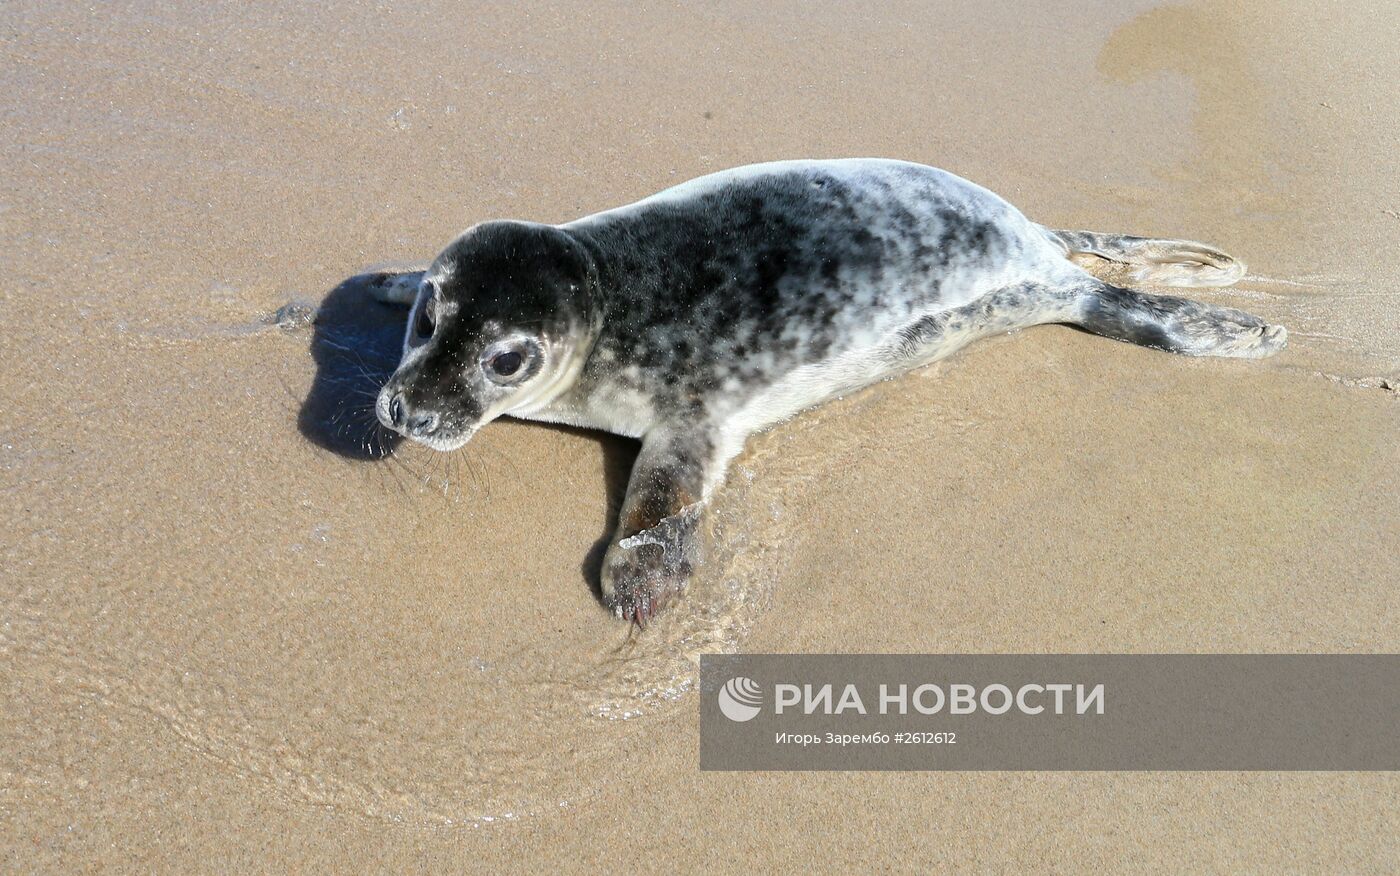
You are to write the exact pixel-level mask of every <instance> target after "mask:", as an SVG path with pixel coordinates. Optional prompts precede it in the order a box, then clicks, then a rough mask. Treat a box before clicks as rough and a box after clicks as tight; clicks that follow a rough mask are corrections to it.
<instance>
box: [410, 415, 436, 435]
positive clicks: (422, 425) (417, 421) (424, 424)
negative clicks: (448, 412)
mask: <svg viewBox="0 0 1400 876" xmlns="http://www.w3.org/2000/svg"><path fill="white" fill-rule="evenodd" d="M437 427H438V415H437V414H415V415H413V416H412V417H410V418H409V420H408V431H410V432H412V433H413V434H415V435H430V434H432V433H433V432H435V431H437Z"/></svg>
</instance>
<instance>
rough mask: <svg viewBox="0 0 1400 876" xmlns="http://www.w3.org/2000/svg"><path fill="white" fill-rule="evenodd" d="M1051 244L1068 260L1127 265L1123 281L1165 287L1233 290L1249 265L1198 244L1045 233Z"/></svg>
mask: <svg viewBox="0 0 1400 876" xmlns="http://www.w3.org/2000/svg"><path fill="white" fill-rule="evenodd" d="M1045 233H1046V236H1047V237H1048V238H1049V239H1050V241H1051V243H1054V244H1055V245H1057V246H1059V247H1060V249H1061V250H1063V251H1064V253H1065V255H1066V256H1067V257H1070V258H1071V259H1072V258H1073V257H1074V256H1076V255H1090V256H1095V257H1097V258H1100V259H1106V260H1107V261H1110V262H1114V263H1116V264H1118V265H1123V266H1125V267H1126V268H1127V270H1126V271H1125V272H1124V273H1123V274H1122V277H1123V279H1125V280H1130V281H1135V282H1139V283H1158V284H1160V285H1163V286H1179V287H1186V288H1190V287H1196V288H1200V287H1210V286H1232V285H1234V284H1235V283H1237V282H1239V281H1240V279H1241V278H1242V277H1244V275H1245V264H1244V262H1242V261H1240V260H1239V259H1237V258H1235V257H1234V256H1231V255H1228V254H1227V253H1223V252H1221V251H1220V250H1218V249H1216V248H1215V247H1213V246H1207V245H1206V244H1204V243H1198V242H1196V241H1194V240H1171V239H1168V238H1157V237H1133V236H1131V235H1127V234H1103V233H1100V232H1097V231H1063V230H1056V229H1051V228H1046V229H1045Z"/></svg>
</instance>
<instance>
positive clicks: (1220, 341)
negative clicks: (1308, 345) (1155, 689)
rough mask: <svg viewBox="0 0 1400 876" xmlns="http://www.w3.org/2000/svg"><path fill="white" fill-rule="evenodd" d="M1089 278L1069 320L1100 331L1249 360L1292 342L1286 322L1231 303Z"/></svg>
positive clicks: (1147, 344) (1147, 343) (1160, 345)
mask: <svg viewBox="0 0 1400 876" xmlns="http://www.w3.org/2000/svg"><path fill="white" fill-rule="evenodd" d="M1088 282H1089V285H1086V286H1085V287H1083V288H1081V290H1080V294H1079V296H1078V297H1077V300H1076V301H1075V302H1074V305H1073V307H1072V309H1073V311H1074V313H1073V316H1071V317H1070V318H1069V319H1068V320H1066V322H1069V323H1071V324H1073V325H1077V326H1079V327H1081V328H1084V329H1086V330H1088V331H1091V332H1093V333H1094V334H1096V335H1103V336H1104V337H1108V338H1114V339H1115V340H1120V341H1127V342H1129V343H1132V344H1138V345H1140V346H1143V347H1155V348H1157V349H1159V350H1167V351H1169V352H1172V353H1181V354H1184V355H1187V356H1231V357H1236V358H1244V359H1262V358H1264V357H1265V356H1272V355H1273V354H1274V353H1277V352H1278V351H1279V350H1281V349H1283V346H1284V344H1285V343H1287V340H1288V331H1287V329H1285V328H1284V327H1283V326H1281V325H1269V324H1268V323H1266V322H1264V320H1262V319H1260V318H1259V317H1257V316H1255V315H1254V314H1252V313H1245V312H1244V311H1242V310H1235V309H1234V308H1232V307H1217V306H1215V305H1213V304H1203V303H1202V302H1199V301H1191V300H1189V299H1186V298H1177V297H1176V296H1173V295H1148V294H1146V293H1143V292H1136V291H1134V290H1132V289H1124V288H1122V287H1121V286H1114V285H1111V284H1109V283H1104V282H1101V281H1099V280H1095V279H1090V280H1089V281H1088Z"/></svg>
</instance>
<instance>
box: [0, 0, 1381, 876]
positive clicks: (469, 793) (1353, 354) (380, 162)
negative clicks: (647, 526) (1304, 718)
mask: <svg viewBox="0 0 1400 876" xmlns="http://www.w3.org/2000/svg"><path fill="white" fill-rule="evenodd" d="M0 20H3V21H4V23H5V24H6V27H5V28H4V29H3V35H2V36H0V41H3V45H4V46H5V49H6V51H5V52H4V53H3V58H2V59H0V83H3V86H4V87H3V91H0V94H3V96H0V108H3V111H4V115H5V117H6V120H7V124H6V125H5V126H4V127H3V128H0V148H3V151H4V165H3V167H4V173H3V176H0V235H2V236H3V240H4V250H5V265H6V270H5V274H4V282H3V285H0V301H3V302H4V305H5V307H4V312H5V316H6V318H5V320H4V327H3V329H0V331H3V332H4V334H3V343H0V375H3V377H0V410H4V411H5V412H6V417H5V422H4V424H3V425H0V495H3V497H4V502H3V505H0V514H3V517H0V524H3V526H0V532H3V535H0V563H3V569H4V573H3V575H0V582H2V583H0V751H3V752H4V754H3V755H0V853H3V855H4V857H3V858H0V861H3V862H4V865H5V869H24V870H29V869H41V870H51V871H53V870H73V869H95V868H99V867H103V868H111V867H121V868H135V867H142V868H151V867H159V868H162V869H180V870H187V869H197V870H205V869H221V868H234V867H237V868H241V869H254V868H267V869H270V868H273V867H276V868H283V867H298V868H305V869H314V870H329V869H346V868H349V867H354V868H356V869H367V868H369V867H384V868H393V869H404V868H407V867H413V866H422V865H428V866H434V867H438V868H444V869H448V868H450V869H464V868H470V867H474V866H483V865H491V864H502V865H511V866H515V867H522V866H532V865H533V866H544V865H545V864H549V863H555V864H558V863H560V862H562V863H563V864H564V865H566V866H568V867H569V868H571V869H582V868H585V867H592V866H596V865H600V864H613V865H616V864H623V865H626V866H629V867H633V868H640V869H650V868H652V867H654V868H656V869H661V868H663V867H675V866H680V867H686V868H692V867H701V866H703V867H707V868H710V869H717V870H726V869H733V868H735V867H737V866H741V865H750V866H767V867H770V868H778V867H806V866H809V865H813V864H820V865H825V866H829V867H832V868H841V867H854V866H859V865H861V864H863V863H868V862H870V861H871V860H872V859H875V858H882V859H885V860H887V861H889V862H890V865H891V866H892V867H895V868H899V869H919V868H924V867H927V866H930V865H938V864H945V865H959V866H962V867H968V868H985V869H998V868H1007V867H1016V866H1035V867H1037V868H1046V867H1048V868H1050V869H1055V870H1081V869H1091V868H1095V867H1098V868H1103V867H1107V866H1113V867H1125V866H1129V867H1134V868H1152V869H1173V870H1174V869H1185V868H1192V869H1209V870H1217V871H1223V870H1238V869H1250V870H1272V869H1281V868H1287V869H1305V870H1321V869H1328V870H1383V869H1387V868H1388V866H1389V865H1390V864H1391V863H1392V862H1393V861H1394V860H1395V859H1396V858H1397V856H1398V855H1400V843H1397V841H1396V839H1395V837H1396V836H1397V835H1400V815H1398V814H1397V813H1400V780H1397V779H1396V778H1394V777H1393V776H1391V775H1385V774H1354V773H1353V774H1311V773H1299V774H1249V773H1218V774H1204V773H1185V774H1089V773H1086V774H1032V773H1025V774H986V773H968V774H926V775H922V774H921V775H906V774H898V775H870V774H826V775H823V774H781V775H776V774H701V773H699V772H698V771H697V768H696V764H697V738H696V720H695V710H696V699H695V694H694V692H693V691H692V690H691V686H692V684H693V674H694V670H693V665H694V661H695V659H696V656H697V655H698V654H700V653H702V652H705V651H724V650H735V649H742V650H746V651H752V652H766V651H799V652H808V651H810V652H826V651H836V652H844V651H851V652H866V651H879V652H901V651H908V652H961V651H987V652H1032V653H1033V652H1041V651H1044V652H1079V651H1090V652H1092V651H1102V652H1132V651H1135V652H1154V651H1167V652H1215V651H1221V652H1270V651H1278V652H1295V651H1296V652H1393V651H1395V650H1396V648H1397V641H1400V600H1397V597H1396V589H1397V584H1400V562H1397V559H1396V557H1397V556H1400V505H1398V504H1397V502H1396V499H1395V497H1396V495H1397V493H1400V483H1397V481H1398V480H1400V478H1397V470H1400V466H1398V465H1397V463H1400V454H1397V450H1396V441H1395V436H1396V434H1397V427H1400V408H1397V399H1396V394H1395V392H1394V390H1393V389H1392V387H1394V386H1395V385H1396V384H1397V381H1400V318H1397V316H1396V315H1395V314H1396V306H1397V303H1400V299H1398V298H1397V296H1400V292H1397V290H1400V282H1397V281H1400V269H1398V268H1397V261H1396V252H1397V251H1400V246H1397V245H1398V244H1400V214H1397V212H1396V211H1397V210H1400V173H1397V171H1396V164H1395V160H1394V154H1395V144H1396V141H1397V136H1398V135H1400V109H1398V108H1397V104H1396V102H1395V101H1394V96H1393V95H1394V91H1395V87H1396V82H1395V76H1394V74H1393V72H1392V71H1391V70H1390V66H1391V65H1390V64H1389V62H1388V61H1386V60H1385V59H1388V58H1390V57H1393V55H1394V51H1395V46H1396V44H1397V36H1398V34H1397V30H1396V24H1395V20H1394V16H1393V14H1391V13H1390V12H1389V11H1388V10H1387V9H1386V8H1385V7H1384V6H1382V5H1380V4H1375V5H1374V6H1366V5H1353V6H1350V7H1348V9H1347V10H1346V11H1345V12H1342V13H1339V15H1338V16H1334V17H1329V18H1328V19H1327V20H1326V22H1325V26H1323V24H1321V23H1320V22H1319V20H1317V18H1316V13H1315V12H1314V11H1313V7H1311V6H1310V5H1308V4H1302V3H1286V2H1270V3H1258V4H1238V5H1236V4H1231V3H1193V4H1187V5H1168V6H1154V5H1152V4H1148V3H1138V4H1120V3H1112V4H1110V3H1101V4H1091V5H1086V6H1078V7H1063V8H1059V7H1057V8H1055V9H1054V10H1053V11H1049V10H1042V11H1040V12H1037V13H1029V12H1027V11H1026V9H1025V8H1024V7H1022V6H1021V5H1020V4H1007V5H1005V6H998V7H991V8H987V7H985V6H984V5H982V4H977V5H975V6H974V5H967V6H962V5H957V4H945V3H937V4H933V5H928V4H910V5H907V6H902V5H900V6H896V5H883V6H881V7H880V8H879V9H878V10H872V9H870V8H868V7H866V6H863V5H855V4H850V5H846V4H841V5H835V6H830V7H825V8H823V9H821V10H814V9H811V8H808V7H798V6H795V5H787V4H777V5H775V4H765V5H763V6H762V7H761V8H757V9H755V8H748V7H747V6H746V5H742V4H720V5H718V6H716V5H713V4H711V5H710V6H707V7H704V8H694V9H688V8H669V7H668V8H665V9H652V10H647V11H637V10H635V9H633V8H632V7H631V6H630V5H626V4H616V5H609V4H592V5H590V7H589V9H588V10H586V11H580V10H578V9H576V8H575V7H574V6H573V5H569V4H564V5H559V6H546V5H536V4H530V5H528V6H525V7H519V6H515V5H511V6H501V7H495V6H491V7H480V8H476V9H473V10H471V11H470V12H467V11H464V10H461V9H458V8H456V7H451V6H447V5H442V6H440V7H429V8H427V9H421V10H417V11H410V10H408V9H403V8H398V7H390V6H388V5H375V4H355V5H348V6H337V8H336V9H335V10H334V11H333V12H331V11H321V10H318V9H303V8H300V7H299V6H293V5H287V6H279V5H270V6H265V7H262V8H260V9H259V10H256V11H243V10H239V11H237V12H235V11H234V10H232V9H228V10H214V9H200V10H185V11H181V12H171V11H169V10H167V9H165V8H163V7H156V6H146V5H142V4H135V5H121V6H111V7H104V8H103V10H102V11H101V12H100V13H95V12H91V11H89V9H88V8H87V7H82V6H78V5H73V4H65V3H45V4H15V5H11V6H7V7H6V9H5V11H4V12H3V13H0ZM842 155H882V156H889V157H898V158H906V159H911V160H916V161H923V162H927V163H930V164H935V165H938V166H941V167H945V168H947V169H950V170H952V171H954V172H957V173H960V174H962V175H964V176H966V177H968V178H970V179H973V180H975V181H977V182H979V183H982V184H984V185H987V186H988V187H990V188H992V189H993V190H995V191H997V192H999V193H1001V194H1002V195H1004V196H1005V197H1007V198H1008V199H1009V200H1011V201H1012V202H1013V203H1015V204H1017V205H1018V206H1019V207H1021V208H1022V209H1023V210H1024V211H1025V212H1026V213H1027V214H1028V215H1030V216H1031V217H1032V218H1034V219H1036V220H1038V221H1042V222H1044V223H1046V224H1048V225H1051V226H1053V227H1064V228H1093V229H1101V230H1110V231H1122V232H1129V233H1142V234H1152V235H1161V236H1173V237H1189V238H1195V239H1200V240H1205V241H1209V242H1211V243H1213V244H1217V245H1219V246H1220V247H1222V248H1223V249H1225V250H1227V251H1229V252H1231V253H1233V254H1235V255H1238V256H1239V257H1240V258H1242V259H1243V260H1245V261H1246V262H1248V263H1249V265H1250V267H1251V273H1250V276H1249V277H1248V278H1247V279H1246V280H1245V281H1244V282H1242V283H1241V284H1240V285H1239V286H1238V287H1236V288H1233V289H1228V290H1206V291H1203V292H1202V293H1200V294H1199V296H1198V297H1201V298H1203V299H1206V300H1211V301H1215V302H1219V303H1225V304H1230V305H1234V306H1238V307H1243V308H1245V309H1248V310H1251V311H1254V312H1256V313H1259V314H1261V315H1263V316H1265V317H1267V318H1268V319H1269V320H1270V321H1271V322H1279V323H1282V324H1284V325H1286V326H1288V328H1289V330H1290V345H1289V347H1288V349H1287V350H1286V351H1285V352H1284V353H1283V354H1281V355H1280V356H1278V357H1276V358H1274V359H1271V360H1267V361H1263V362H1238V361H1221V360H1191V359H1185V358H1179V357H1172V356H1168V355H1165V354H1160V353H1156V352H1153V351H1149V350H1143V349H1138V348H1133V347H1129V346H1126V345H1122V344H1115V343H1112V342H1110V341H1106V340H1104V339H1101V338H1095V337H1091V336H1089V335H1086V334H1084V333H1081V332H1077V331H1074V330H1071V329H1068V328H1060V327H1048V328H1040V329H1034V330H1030V331H1027V332H1023V333H1020V334H1018V335H1015V336H1010V337H1005V338H998V339H996V340H994V341H990V342H987V343H983V344H979V345H977V346H975V347H973V348H971V349H969V350H967V351H965V352H964V353H962V354H960V355H959V356H957V357H955V358H954V359H952V360H950V361H948V362H945V363H942V364H940V365H939V366H937V367H935V368H932V369H928V370H925V371H921V372H919V373H916V374H914V375H911V376H909V377H906V378H904V379H901V380H899V381H893V382H889V383H885V384H881V385H879V386H877V387H873V388H871V389H869V390H867V391H865V392H862V393H859V394H857V395H854V396H852V397H850V398H847V399H844V400H842V401H841V402H838V403H835V404H833V405H830V406H828V407H826V408H823V409H821V410H819V411H816V412H813V413H811V414H808V415H804V416H803V417H801V418H799V419H797V420H795V421H793V422H792V423H789V424H786V425H784V426H781V427H779V428H777V429H775V430H773V431H772V432H770V433H768V434H765V435H763V436H760V437H759V438H758V439H757V440H755V441H754V442H753V443H752V445H751V447H750V448H749V450H748V451H747V452H746V453H745V454H744V455H743V456H742V457H741V458H740V459H739V460H738V461H737V464H736V468H735V471H734V473H733V475H732V477H731V480H730V482H729V484H728V485H727V486H726V488H725V489H724V490H723V491H722V493H721V495H720V497H719V499H718V503H717V507H716V508H715V517H716V528H717V541H718V545H717V549H716V551H715V555H714V557H713V559H712V560H711V562H710V563H709V564H708V565H707V566H706V567H705V569H704V570H703V572H702V574H701V576H700V578H699V579H698V580H697V582H696V583H695V585H694V587H693V590H692V592H691V593H690V594H689V595H688V597H687V599H686V600H685V601H684V602H683V603H682V604H681V605H680V606H679V608H678V610H676V611H674V612H672V613H671V614H670V615H668V616H665V617H663V619H662V620H661V621H660V622H659V623H658V624H657V625H656V626H655V627H654V628H652V629H650V630H648V631H647V632H646V633H645V634H643V635H640V636H638V635H636V634H633V633H629V631H628V630H627V629H626V628H625V627H624V626H623V625H622V624H621V623H619V622H616V621H614V620H613V619H612V618H611V616H610V615H608V614H607V613H606V612H605V610H604V609H603V608H602V607H601V606H600V605H599V603H598V601H597V598H596V593H595V590H594V584H593V583H592V581H593V578H592V574H591V572H592V567H593V565H594V564H595V563H596V558H597V551H598V549H599V545H600V541H601V539H603V538H604V536H605V534H606V533H607V532H608V530H609V529H610V526H611V521H610V516H609V515H610V509H611V508H614V507H615V506H616V503H617V502H618V500H619V499H620V492H621V489H622V487H623V485H624V484H625V479H626V472H627V469H628V466H629V465H630V461H631V457H632V455H633V454H634V453H635V445H633V444H632V443H631V442H628V441H625V440H622V439H615V438H611V437H608V436H601V435H597V434H593V433H587V432H581V431H573V430H564V429H555V428H547V427H543V426H539V425H532V424H526V423H519V422H510V421H503V422H499V423H496V424H493V425H492V426H491V427H490V428H489V429H486V430H484V431H483V432H482V433H481V434H480V435H479V436H478V437H477V438H476V439H475V440H474V441H473V442H472V443H471V444H470V445H469V446H468V447H467V448H466V449H465V450H464V451H462V452H461V453H459V454H454V455H451V456H442V455H434V454H433V453H432V452H431V451H427V450H423V449H420V448H416V447H410V446H400V447H398V448H396V449H395V452H394V453H393V455H391V456H382V454H381V453H380V451H381V449H382V448H381V447H380V445H378V444H375V443H373V442H371V443H369V444H368V445H367V444H366V443H365V441H364V439H365V436H366V435H367V434H368V428H367V422H368V419H367V418H368V412H367V408H366V407H365V405H366V403H367V401H368V398H367V396H365V395H364V393H365V392H367V391H371V390H372V389H373V388H374V380H375V378H376V376H377V375H381V374H383V373H384V372H385V370H386V369H388V368H391V367H392V365H393V360H394V358H395V356H396V346H397V343H398V340H397V333H398V332H399V331H400V327H401V323H400V322H399V320H401V319H402V315H401V314H398V313H395V312H394V311H392V310H389V309H386V308H381V307H378V306H377V305H372V304H368V303H366V302H364V301H363V299H362V292H363V289H362V288H360V286H359V285H358V284H357V283H356V282H355V280H354V279H353V277H354V276H355V275H356V274H358V273H360V272H361V271H362V270H364V269H365V268H367V267H370V266H373V265H382V264H385V263H391V262H392V263H411V262H413V261H420V260H426V259H427V258H430V257H431V256H432V255H433V254H434V253H435V252H436V250H437V249H438V248H439V247H440V246H441V245H442V244H443V243H445V242H446V241H447V240H448V239H449V238H450V237H451V236H452V235H453V234H454V233H456V231H458V230H460V229H461V228H463V227H465V226H467V225H469V224H471V223H472V222H474V221H478V220H480V219H485V218H495V217H516V218H528V219H536V220H541V221H564V220H567V219H570V218H573V217H575V216H578V215H582V214H584V213H588V212H592V211H594V210H596V209H601V208H603V207H607V206H612V205H616V204H620V203H624V202H626V201H629V200H632V199H635V198H637V197H640V196H642V195H645V194H648V193H650V192H652V191H655V190H657V189H659V188H662V187H664V186H666V185H669V184H672V183H675V182H679V181H681V180H684V179H686V178H689V177H692V176H696V175H699V174H702V173H705V172H708V171H712V170H717V169H721V168H724V167H727V166H732V165H738V164H744V163H748V162H752V161H759V160H768V159H776V158H789V157H800V156H816V157H820V156H842ZM288 304H293V305H303V306H305V307H306V308H308V310H309V309H316V310H317V312H318V314H319V315H318V316H317V318H316V319H315V320H314V323H313V322H308V321H305V320H302V319H299V318H298V317H297V313H298V312H299V311H297V309H296V307H293V308H291V309H289V310H282V317H283V318H282V324H280V325H279V324H277V318H276V316H275V315H276V314H277V313H278V312H279V309H282V308H284V307H285V306H286V305H288Z"/></svg>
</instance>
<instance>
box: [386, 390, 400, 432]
mask: <svg viewBox="0 0 1400 876" xmlns="http://www.w3.org/2000/svg"><path fill="white" fill-rule="evenodd" d="M389 422H391V423H393V424H394V425H395V426H402V425H403V393H399V394H398V395H396V396H394V397H393V398H391V399H390V400H389Z"/></svg>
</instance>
